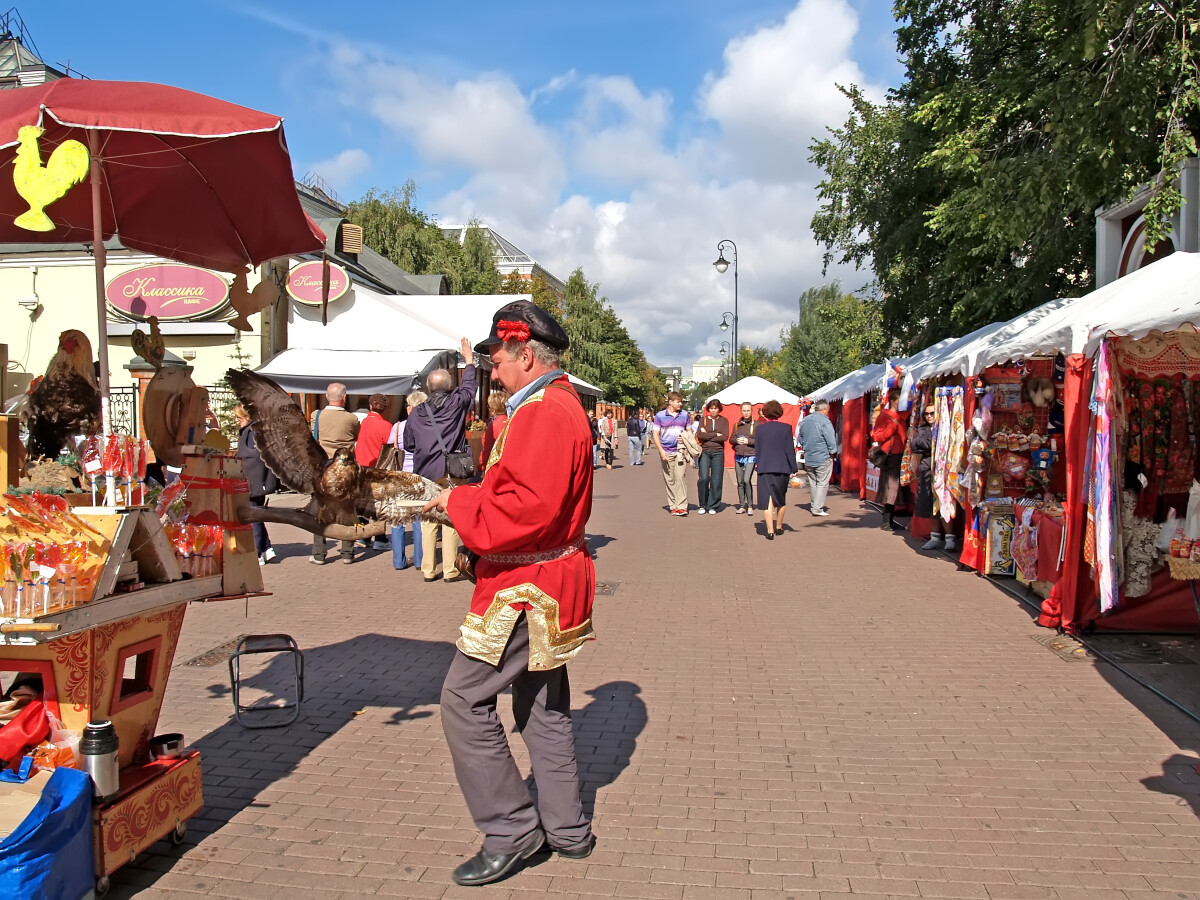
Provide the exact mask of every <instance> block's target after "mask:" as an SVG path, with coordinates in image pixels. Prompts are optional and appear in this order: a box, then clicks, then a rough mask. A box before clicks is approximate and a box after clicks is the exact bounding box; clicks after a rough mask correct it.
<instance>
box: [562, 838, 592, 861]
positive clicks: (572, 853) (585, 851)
mask: <svg viewBox="0 0 1200 900" xmlns="http://www.w3.org/2000/svg"><path fill="white" fill-rule="evenodd" d="M595 849H596V836H595V835H594V834H593V835H592V836H591V837H590V838H588V842H587V843H586V844H584V845H583V846H582V847H572V848H571V849H570V850H564V849H563V848H561V847H555V848H554V852H555V853H557V854H558V855H559V856H561V857H562V858H563V859H587V858H588V857H589V856H591V855H592V851H593V850H595Z"/></svg>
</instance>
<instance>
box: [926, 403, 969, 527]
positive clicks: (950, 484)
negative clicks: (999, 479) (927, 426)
mask: <svg viewBox="0 0 1200 900" xmlns="http://www.w3.org/2000/svg"><path fill="white" fill-rule="evenodd" d="M933 433H934V449H933V460H932V463H933V479H932V486H933V499H934V508H933V511H934V513H935V514H936V515H941V517H942V519H943V520H944V521H947V522H949V521H950V520H951V519H953V518H954V500H955V497H956V496H957V494H958V493H959V492H960V491H961V488H960V487H959V482H958V465H959V463H960V462H962V455H963V450H964V448H963V440H964V438H965V434H964V431H963V402H962V388H961V387H942V388H938V389H937V416H936V418H935V419H934V428H933ZM947 513H948V514H949V515H947Z"/></svg>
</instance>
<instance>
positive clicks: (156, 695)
mask: <svg viewBox="0 0 1200 900" xmlns="http://www.w3.org/2000/svg"><path fill="white" fill-rule="evenodd" d="M182 478H183V480H184V482H185V484H188V483H190V484H191V487H190V488H189V490H188V498H187V499H188V506H189V509H190V514H191V517H192V518H193V519H196V518H201V519H207V520H209V521H211V522H213V524H218V525H220V526H223V527H222V529H221V531H220V546H219V548H214V549H215V552H214V553H213V555H212V556H206V557H202V558H194V557H193V558H187V559H181V558H180V556H179V554H178V553H177V551H176V549H175V547H173V546H172V543H171V541H170V540H169V539H168V537H167V533H166V532H165V530H164V528H163V525H162V523H161V522H160V521H159V519H158V518H157V516H156V514H155V511H154V509H153V508H149V507H128V508H117V509H112V508H98V507H75V508H74V509H73V510H72V512H73V513H74V515H75V516H77V517H78V519H77V520H76V522H77V526H86V529H87V531H88V534H87V542H88V545H89V551H90V552H89V559H90V560H91V561H90V563H89V564H87V565H85V566H84V568H83V569H82V570H81V571H80V572H79V573H78V574H77V576H76V577H77V579H78V585H79V587H78V588H77V589H76V590H77V593H76V594H75V595H74V596H73V597H72V596H71V594H70V593H62V592H60V593H59V594H58V601H59V602H58V603H57V605H56V604H55V603H53V602H43V603H36V602H33V603H27V604H26V605H25V606H24V607H23V608H21V609H20V610H17V611H16V612H19V613H20V615H15V614H13V613H14V610H13V608H12V605H11V604H9V605H8V606H5V607H4V608H3V611H4V615H3V616H0V673H4V672H6V673H9V674H11V673H13V672H25V673H34V674H38V675H40V676H41V678H42V682H43V691H44V700H45V703H46V705H47V707H48V708H49V710H50V711H51V712H52V713H54V714H55V715H56V716H57V717H58V718H59V719H60V720H61V721H62V723H63V725H64V727H65V728H66V730H67V731H70V732H82V731H83V728H84V726H85V725H86V724H87V722H88V721H89V720H92V719H107V720H109V721H111V722H112V723H113V726H114V727H115V729H116V731H117V735H118V737H119V740H120V747H119V753H118V756H119V764H120V791H119V793H118V794H117V795H116V796H115V797H113V798H111V799H109V800H107V801H105V802H103V803H97V804H96V805H95V806H94V807H93V824H94V828H93V845H94V851H95V867H96V876H97V881H96V887H97V893H98V894H102V893H103V892H104V891H106V890H107V888H108V876H109V875H111V873H112V872H114V871H115V870H116V869H118V868H120V867H121V866H122V865H124V864H125V863H128V862H130V861H131V860H132V859H133V858H134V857H135V856H136V855H137V854H138V853H140V852H141V851H143V850H145V849H146V848H147V847H149V846H150V845H151V844H153V843H155V842H156V841H158V840H159V839H161V838H163V837H170V838H171V840H172V842H173V843H175V844H178V843H180V842H181V841H182V840H183V837H184V834H185V833H186V823H187V820H188V819H189V818H190V817H191V816H193V815H195V813H196V812H197V811H199V809H200V808H201V805H202V803H203V794H202V790H201V774H200V754H199V752H198V751H196V750H186V749H185V750H184V751H183V752H182V753H181V754H180V755H179V756H177V757H175V758H171V759H159V760H153V759H151V754H150V742H151V739H152V738H153V737H154V735H155V729H156V727H157V724H158V718H159V714H160V712H161V710H162V704H163V698H164V696H165V693H166V688H167V680H168V678H169V676H170V671H171V664H172V660H173V659H174V656H175V649H176V646H177V644H178V641H179V633H180V629H181V627H182V625H183V617H184V613H185V611H186V609H187V604H188V602H189V601H192V600H199V599H204V598H213V597H221V596H225V597H229V596H246V595H249V594H253V593H257V592H260V591H261V589H262V575H261V573H260V572H259V567H258V564H257V558H256V556H255V553H254V541H253V538H252V536H251V533H250V531H249V528H248V527H247V526H240V525H239V524H237V523H238V520H237V509H238V508H239V507H241V506H245V505H246V504H247V495H246V493H245V487H244V485H245V480H244V478H242V473H241V464H240V462H239V461H238V460H237V459H236V458H231V457H226V456H223V455H222V456H204V455H190V456H188V457H187V458H186V463H185V469H184V474H183V476H182ZM239 486H240V490H239ZM3 526H7V527H8V534H9V536H11V534H12V532H13V531H14V530H15V529H14V528H13V523H12V522H11V521H7V520H6V518H5V516H4V514H3V513H0V527H3ZM213 533H215V532H213ZM72 601H74V602H72ZM2 862H3V861H2V860H0V864H2Z"/></svg>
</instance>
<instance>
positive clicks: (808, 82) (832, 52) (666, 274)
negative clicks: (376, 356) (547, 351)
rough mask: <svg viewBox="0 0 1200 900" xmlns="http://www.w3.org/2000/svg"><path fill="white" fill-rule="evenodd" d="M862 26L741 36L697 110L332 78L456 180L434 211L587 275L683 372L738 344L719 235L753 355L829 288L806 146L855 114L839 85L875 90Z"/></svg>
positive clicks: (340, 60)
mask: <svg viewBox="0 0 1200 900" xmlns="http://www.w3.org/2000/svg"><path fill="white" fill-rule="evenodd" d="M856 29H857V19H856V15H855V13H854V11H853V10H852V9H851V8H850V7H849V6H848V5H847V3H846V2H844V0H800V2H799V3H798V5H797V6H796V7H795V8H794V9H793V10H792V11H791V12H790V13H789V14H788V15H787V16H786V18H785V19H784V20H783V21H782V22H777V23H773V24H771V25H768V26H764V27H762V28H760V29H759V30H757V31H754V32H752V33H749V34H746V35H742V36H739V37H734V38H732V39H731V40H730V41H729V42H728V44H727V45H726V47H725V51H724V54H723V57H722V59H721V60H720V61H716V60H714V66H716V65H717V64H718V62H719V64H720V69H719V71H714V72H711V73H710V74H709V75H708V76H706V77H705V78H704V79H703V82H702V83H700V84H698V85H697V86H696V88H695V91H694V94H693V95H692V96H691V97H684V98H680V97H672V96H670V95H669V94H668V93H666V92H664V91H661V90H646V89H643V88H642V87H640V86H639V85H638V84H637V83H635V81H634V80H633V79H632V78H630V77H627V76H624V75H611V74H597V75H586V74H584V75H580V74H577V73H576V72H574V71H570V72H567V73H564V74H561V75H557V76H554V77H551V78H549V79H546V80H545V81H544V82H543V84H542V85H541V86H540V87H536V88H533V89H531V90H522V89H521V88H520V87H519V86H518V84H517V83H516V81H515V80H514V79H513V78H511V77H509V76H508V75H505V74H503V73H496V72H488V73H479V74H474V75H470V76H467V77H448V76H441V75H437V74H434V73H432V72H429V71H424V70H417V69H415V68H413V67H410V66H406V65H401V64H398V63H395V62H392V61H389V60H388V59H386V58H385V57H384V56H382V55H381V54H379V53H377V52H375V51H362V50H358V49H354V48H352V47H349V46H346V45H341V46H338V47H336V48H335V52H334V53H333V54H331V56H332V62H331V63H330V67H329V71H330V73H331V80H332V81H333V82H334V83H335V85H336V87H337V89H338V90H339V91H340V94H341V97H342V102H343V103H344V104H345V105H346V106H347V107H351V108H355V107H357V108H359V109H362V110H364V111H366V112H367V113H368V114H370V115H371V116H373V117H375V118H376V119H377V120H378V121H379V122H380V123H382V124H383V126H385V128H386V130H387V132H388V134H389V137H392V138H398V139H400V140H401V141H403V142H405V143H407V144H408V145H410V146H411V147H412V148H414V149H415V151H416V152H417V153H418V154H419V155H420V157H421V159H422V161H423V162H424V163H425V164H426V165H427V166H428V167H429V168H430V171H434V172H437V173H438V174H439V177H441V178H443V179H445V183H448V184H450V185H451V187H449V188H448V189H445V190H443V192H442V195H441V196H440V197H435V198H432V199H430V200H424V201H423V202H422V203H421V206H422V208H423V209H425V210H426V211H427V212H429V213H431V214H433V215H435V216H436V217H438V218H439V219H441V220H442V221H445V222H462V221H465V220H466V219H467V218H468V217H470V216H475V217H478V218H479V219H481V220H482V221H484V222H486V223H488V224H490V225H492V226H493V227H495V228H496V229H497V230H498V231H499V232H500V233H501V234H503V235H504V236H505V237H507V238H509V239H511V240H513V241H514V242H515V243H516V244H517V245H518V246H520V247H521V248H522V249H524V250H525V251H526V252H528V253H529V254H530V255H531V256H533V257H535V258H536V259H538V261H539V262H541V263H542V264H543V265H544V266H545V267H546V268H547V269H549V270H550V271H552V272H554V273H555V274H556V275H558V276H559V277H560V278H563V279H566V278H567V277H568V276H569V275H570V273H571V271H572V270H574V269H575V268H576V267H580V266H581V267H582V268H583V270H584V272H585V274H586V275H587V277H588V279H589V280H590V281H592V282H597V283H599V285H600V293H601V294H602V295H604V296H606V297H608V299H609V300H610V301H611V303H612V304H613V306H614V308H615V309H616V311H617V313H618V314H619V315H620V316H621V317H622V319H624V321H625V323H626V325H627V326H628V328H629V330H630V333H631V334H632V335H633V337H634V338H635V339H636V340H637V341H638V342H639V344H641V346H642V348H643V349H644V350H645V352H646V354H647V356H648V358H649V359H650V360H651V361H652V362H655V363H658V364H660V365H684V366H685V367H686V366H690V364H691V362H692V361H693V360H695V359H696V358H697V357H699V356H705V355H708V356H714V355H716V353H717V351H718V350H719V349H720V345H721V341H722V339H729V338H730V337H731V335H729V334H727V333H726V334H722V333H721V332H720V331H719V329H718V328H717V324H718V322H719V321H720V318H721V313H722V312H724V311H725V310H732V309H733V303H734V300H733V293H734V280H733V272H732V270H731V271H729V272H727V273H726V274H724V275H719V274H718V273H717V272H716V270H715V269H714V268H713V266H712V262H713V260H714V259H715V258H716V252H717V251H716V248H717V243H718V241H720V240H722V239H724V238H730V239H733V240H734V241H736V242H737V245H738V250H739V260H738V266H739V270H738V276H739V278H738V307H739V308H738V312H739V314H740V335H739V337H740V339H741V342H742V343H743V344H749V345H756V344H766V345H769V346H778V342H779V332H780V329H781V328H782V327H783V326H784V325H785V324H787V323H788V322H791V321H794V320H795V318H796V301H797V298H798V297H799V295H800V294H801V293H802V292H803V291H804V290H806V289H807V288H809V287H812V286H814V285H818V284H821V283H823V282H824V281H825V280H826V279H825V278H824V277H823V276H822V275H821V271H820V269H821V249H820V248H819V247H818V246H817V245H816V243H815V242H814V240H813V237H812V234H811V230H810V227H809V222H810V220H811V218H812V214H813V212H814V211H815V210H816V207H817V199H816V194H815V184H816V181H817V173H816V172H814V171H813V169H812V167H811V166H810V164H809V163H808V162H807V156H808V145H809V143H810V141H811V140H812V139H813V137H815V136H819V135H822V134H823V133H824V128H825V127H826V126H827V125H838V124H841V123H842V121H843V120H844V119H845V116H846V113H847V111H848V104H847V102H846V101H845V98H843V97H842V96H841V94H840V93H838V91H837V89H836V87H835V83H844V84H849V83H857V84H860V85H863V82H864V78H863V76H862V73H861V71H860V70H859V67H858V66H857V65H856V64H855V63H854V61H853V60H852V59H851V58H850V52H851V43H852V40H853V37H854V35H855V32H856ZM864 87H865V88H866V89H867V90H868V91H869V92H870V93H871V94H874V95H877V93H878V89H877V88H876V87H874V86H871V85H864ZM681 102H682V103H685V104H687V108H684V109H679V108H678V106H679V104H680V103H681ZM692 104H694V106H693V105H692ZM564 110H565V113H564ZM339 158H340V157H339ZM378 167H379V163H378V162H377V163H376V168H378ZM326 177H329V176H328V175H327V176H326ZM403 177H407V174H404V175H402V176H401V178H398V179H394V180H396V181H397V182H398V181H400V180H402V178H403ZM866 280H867V279H866V276H865V275H856V274H854V273H849V274H848V275H846V276H845V278H844V283H845V287H846V288H847V289H853V288H856V287H859V286H860V285H861V284H862V283H863V282H865V281H866Z"/></svg>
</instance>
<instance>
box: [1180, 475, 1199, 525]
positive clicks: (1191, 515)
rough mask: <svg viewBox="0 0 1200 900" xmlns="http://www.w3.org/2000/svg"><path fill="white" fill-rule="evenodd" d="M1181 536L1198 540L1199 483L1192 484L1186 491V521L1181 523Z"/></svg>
mask: <svg viewBox="0 0 1200 900" xmlns="http://www.w3.org/2000/svg"><path fill="white" fill-rule="evenodd" d="M1183 536H1184V537H1186V538H1191V539H1193V540H1195V539H1196V538H1200V481H1193V482H1192V489H1191V490H1190V491H1188V508H1187V519H1186V520H1185V521H1184V523H1183Z"/></svg>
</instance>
